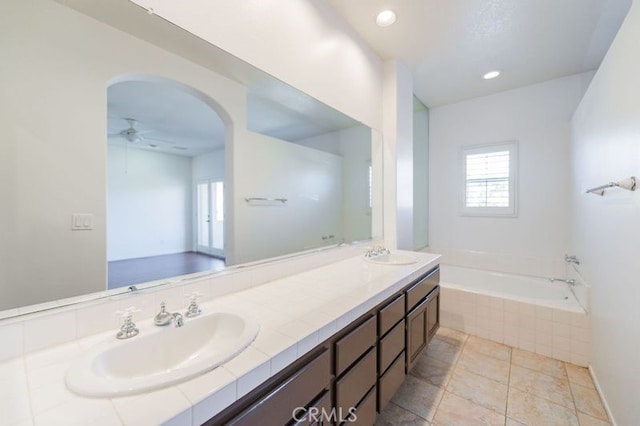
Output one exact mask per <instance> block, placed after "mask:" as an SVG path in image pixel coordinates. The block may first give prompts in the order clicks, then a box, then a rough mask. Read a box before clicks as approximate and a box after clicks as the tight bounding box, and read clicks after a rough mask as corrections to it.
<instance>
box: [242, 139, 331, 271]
mask: <svg viewBox="0 0 640 426" xmlns="http://www.w3.org/2000/svg"><path fill="white" fill-rule="evenodd" d="M234 149H235V150H236V156H237V158H238V161H237V162H236V163H235V165H234V173H236V174H237V178H236V185H235V188H236V192H235V193H234V203H235V220H236V224H237V230H236V235H235V238H236V241H235V243H236V246H237V247H238V248H240V249H239V250H238V253H237V258H236V260H237V262H240V263H244V262H250V261H254V260H258V259H264V258H269V257H275V256H280V255H283V254H289V253H293V252H297V251H300V250H301V249H311V248H316V247H321V246H323V245H327V244H332V243H335V242H339V241H341V239H342V196H343V195H342V180H343V176H342V158H341V157H340V156H337V155H334V154H330V153H326V152H322V151H318V150H315V149H312V148H307V147H305V146H302V145H296V144H293V143H291V142H286V141H282V140H279V139H275V138H272V137H270V136H265V135H261V134H258V133H250V132H249V133H247V134H246V137H245V138H243V139H242V140H241V141H239V142H238V143H237V144H236V145H235V147H234ZM246 197H264V198H281V197H282V198H286V199H287V200H288V201H287V202H286V203H278V202H269V203H263V202H253V203H247V202H246V201H245V198H246ZM329 235H333V236H334V239H333V240H323V239H322V237H323V236H329Z"/></svg>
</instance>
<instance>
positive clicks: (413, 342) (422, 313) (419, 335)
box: [407, 299, 429, 372]
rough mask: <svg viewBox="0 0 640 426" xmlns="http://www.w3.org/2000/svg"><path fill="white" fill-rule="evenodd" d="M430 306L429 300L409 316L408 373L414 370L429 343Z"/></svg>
mask: <svg viewBox="0 0 640 426" xmlns="http://www.w3.org/2000/svg"><path fill="white" fill-rule="evenodd" d="M428 304H429V299H425V300H424V301H423V302H422V303H420V304H419V305H418V306H416V307H415V308H414V309H413V311H411V312H410V313H409V315H407V372H409V371H410V370H411V369H412V368H413V366H414V365H415V363H416V362H417V361H418V357H419V356H420V354H421V353H422V351H423V350H424V349H425V348H426V347H427V343H428V342H429V341H428V336H429V335H428V332H429V328H428V325H427V318H428V313H427V307H428Z"/></svg>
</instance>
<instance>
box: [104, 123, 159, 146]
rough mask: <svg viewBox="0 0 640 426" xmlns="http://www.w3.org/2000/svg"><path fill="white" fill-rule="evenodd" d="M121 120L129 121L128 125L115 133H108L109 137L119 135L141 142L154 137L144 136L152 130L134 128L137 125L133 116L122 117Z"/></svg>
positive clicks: (133, 141)
mask: <svg viewBox="0 0 640 426" xmlns="http://www.w3.org/2000/svg"><path fill="white" fill-rule="evenodd" d="M123 120H125V121H126V122H127V123H129V127H127V128H125V129H122V130H121V131H119V132H116V133H109V137H110V138H114V137H121V138H123V139H125V140H126V141H128V142H131V143H137V142H143V141H146V140H149V139H154V138H149V137H147V136H144V135H145V134H146V133H150V132H152V131H153V130H138V129H137V128H136V126H137V125H138V120H136V119H135V118H123ZM162 142H166V141H162Z"/></svg>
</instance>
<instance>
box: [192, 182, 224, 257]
mask: <svg viewBox="0 0 640 426" xmlns="http://www.w3.org/2000/svg"><path fill="white" fill-rule="evenodd" d="M196 214H197V217H196V223H197V230H196V235H197V241H196V249H197V251H198V252H199V253H205V254H209V255H212V256H216V257H219V258H223V259H224V183H223V182H222V180H206V181H201V182H198V184H197V186H196Z"/></svg>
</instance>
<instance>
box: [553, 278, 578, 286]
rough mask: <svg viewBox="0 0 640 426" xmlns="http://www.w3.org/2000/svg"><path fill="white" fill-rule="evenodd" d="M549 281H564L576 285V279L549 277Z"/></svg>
mask: <svg viewBox="0 0 640 426" xmlns="http://www.w3.org/2000/svg"><path fill="white" fill-rule="evenodd" d="M549 281H551V282H554V281H562V282H563V283H567V284H569V285H576V280H563V279H562V278H549Z"/></svg>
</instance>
